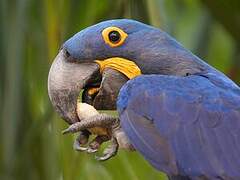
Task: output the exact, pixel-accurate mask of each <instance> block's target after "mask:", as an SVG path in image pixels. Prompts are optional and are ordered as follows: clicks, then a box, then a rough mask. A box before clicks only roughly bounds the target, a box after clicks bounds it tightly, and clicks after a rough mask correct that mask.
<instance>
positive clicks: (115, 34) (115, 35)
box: [108, 31, 120, 43]
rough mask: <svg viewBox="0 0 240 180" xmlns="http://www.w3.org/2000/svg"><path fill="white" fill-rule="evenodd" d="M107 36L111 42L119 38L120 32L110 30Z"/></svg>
mask: <svg viewBox="0 0 240 180" xmlns="http://www.w3.org/2000/svg"><path fill="white" fill-rule="evenodd" d="M108 37H109V40H110V41H111V42H113V43H116V42H118V41H119V40H120V34H119V32H117V31H111V32H110V33H109V35H108Z"/></svg>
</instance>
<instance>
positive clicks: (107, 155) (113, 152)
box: [95, 138, 118, 161]
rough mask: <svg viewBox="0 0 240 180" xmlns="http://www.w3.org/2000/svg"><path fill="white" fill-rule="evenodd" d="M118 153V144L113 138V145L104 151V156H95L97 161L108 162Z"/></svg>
mask: <svg viewBox="0 0 240 180" xmlns="http://www.w3.org/2000/svg"><path fill="white" fill-rule="evenodd" d="M117 152H118V142H117V140H116V139H115V138H112V143H111V144H110V145H109V146H108V147H107V148H106V149H105V150H104V151H103V155H102V156H95V159H96V160H98V161H106V160H108V159H110V158H112V157H113V156H115V155H116V154H117Z"/></svg>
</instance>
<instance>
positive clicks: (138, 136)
mask: <svg viewBox="0 0 240 180" xmlns="http://www.w3.org/2000/svg"><path fill="white" fill-rule="evenodd" d="M222 84H224V83H220V80H219V79H217V80H216V81H214V78H213V77H212V76H211V78H206V77H202V76H189V77H176V76H162V75H148V76H141V77H138V78H135V79H133V80H131V81H129V82H128V83H127V84H126V85H124V87H123V88H122V89H121V91H120V94H119V98H118V111H119V114H120V119H121V125H122V126H123V129H124V131H125V132H126V134H127V135H128V137H129V139H130V141H131V142H132V144H133V145H134V147H135V148H136V149H137V150H139V152H140V153H141V154H142V155H143V156H144V157H145V158H146V159H147V160H148V161H149V162H150V163H151V164H152V165H153V166H154V167H156V168H157V169H159V170H162V171H165V172H166V173H168V174H170V175H176V174H179V175H183V176H189V177H203V176H204V177H207V178H216V177H220V178H223V179H228V178H240V158H238V156H239V154H240V89H239V88H238V87H237V86H233V85H229V86H228V84H227V83H225V84H224V86H222ZM223 87H224V88H223ZM228 87H229V88H228ZM233 88H234V89H233Z"/></svg>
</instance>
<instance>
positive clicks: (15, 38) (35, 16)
mask: <svg viewBox="0 0 240 180" xmlns="http://www.w3.org/2000/svg"><path fill="white" fill-rule="evenodd" d="M201 2H203V3H201ZM201 2H200V1H191V0H178V1H175V0H146V1H144V0H138V1H137V0H130V1H127V0H116V1H110V0H101V1H99V0H80V1H77V0H71V1H67V0H49V1H48V0H44V1H36V0H35V1H34V0H1V1H0V72H1V76H0V99H1V103H0V117H1V119H0V132H1V136H0V179H24V180H25V179H34V180H35V179H36V180H38V179H39V180H40V179H44V180H45V179H46V180H48V179H53V180H55V179H64V180H74V179H89V180H91V179H93V180H95V179H109V180H110V179H133V180H138V179H166V176H165V175H163V173H161V172H158V171H156V170H155V169H154V168H152V167H151V166H150V165H149V164H148V163H147V162H146V161H145V160H144V159H143V158H142V157H141V156H140V155H139V154H138V153H136V152H134V153H130V152H123V151H120V152H119V154H118V156H117V157H115V158H113V159H112V160H110V161H107V162H104V163H100V162H97V161H95V160H94V158H93V156H91V155H87V154H84V153H79V152H75V151H73V149H72V142H73V136H70V135H69V136H62V135H61V130H62V129H64V128H65V127H66V123H65V122H64V121H63V120H61V119H60V118H59V117H58V116H57V115H56V113H55V112H54V111H53V109H52V106H51V104H50V101H49V99H48V95H47V76H48V71H49V68H50V65H51V62H52V60H53V58H54V56H55V55H56V54H57V52H58V49H59V47H60V46H61V43H62V42H64V41H65V40H66V39H68V38H69V37H70V36H72V35H73V34H74V33H76V32H78V31H79V30H81V29H83V28H85V27H87V26H89V25H92V24H94V23H96V22H99V21H102V20H106V19H112V18H124V17H125V18H134V19H137V20H141V21H143V22H146V23H149V24H153V25H155V26H158V27H161V28H162V29H164V30H165V31H167V32H169V33H170V34H171V35H173V36H174V37H176V39H178V40H179V41H180V42H181V43H182V44H183V45H184V46H185V47H187V48H189V49H191V50H192V51H193V52H194V53H196V54H197V55H199V56H200V57H202V58H203V59H205V60H206V61H208V62H209V63H210V64H212V65H214V66H216V67H217V68H219V69H220V70H222V71H224V72H226V73H228V74H229V75H230V76H231V77H232V78H233V79H234V80H236V81H237V80H239V74H240V72H239V66H240V64H239V54H238V52H239V47H240V46H239V44H238V43H239V41H237V40H235V36H234V35H235V34H236V33H235V32H239V29H237V28H238V27H237V26H235V24H234V23H232V24H231V26H230V25H229V23H231V22H234V21H229V22H228V23H227V26H225V24H226V23H225V22H226V20H225V14H226V17H228V18H229V16H230V15H229V13H228V12H226V13H225V12H224V8H223V9H222V13H220V15H219V13H218V12H216V9H217V8H216V7H218V6H219V4H217V6H216V5H214V3H210V4H209V3H208V1H207V0H204V1H201ZM223 2H224V1H223ZM228 2H231V1H228ZM217 3H218V2H217ZM204 4H206V5H207V7H208V9H206V8H205V6H204ZM237 8H238V6H235V7H234V9H235V10H236V9H237ZM212 9H214V13H213V14H217V15H216V16H214V17H212V15H211V14H212ZM226 10H227V11H229V8H227V9H226ZM237 10H238V11H237V12H239V10H240V9H239V8H238V9H237ZM215 17H217V21H216V20H215ZM230 17H231V16H230ZM232 17H233V20H234V19H236V17H239V16H237V13H236V17H235V16H234V14H233V15H232ZM222 20H223V21H222ZM225 27H227V28H225ZM235 27H236V28H235ZM226 29H230V32H231V33H228V32H227V31H226ZM238 35H239V33H238Z"/></svg>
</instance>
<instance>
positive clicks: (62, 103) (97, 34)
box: [48, 19, 206, 124]
mask: <svg viewBox="0 0 240 180" xmlns="http://www.w3.org/2000/svg"><path fill="white" fill-rule="evenodd" d="M116 59H120V60H121V61H116V62H115V65H116V64H117V63H119V64H117V66H119V67H121V69H123V71H125V70H124V69H128V71H129V72H131V71H132V66H131V65H129V66H128V65H125V66H124V67H123V66H121V62H132V63H134V65H136V67H137V68H139V69H140V71H141V73H142V74H165V75H180V76H184V75H187V74H193V73H197V72H200V71H203V70H204V68H205V67H206V64H204V63H203V62H202V61H201V60H200V59H198V58H197V57H196V56H194V55H193V54H192V53H190V52H189V51H187V50H186V49H185V48H183V47H182V46H181V45H180V44H179V43H178V42H177V41H175V40H174V39H173V38H171V37H170V36H169V35H168V34H167V33H165V32H163V31H161V30H160V29H157V28H154V27H152V26H149V25H146V24H143V23H140V22H138V21H134V20H128V19H117V20H109V21H104V22H101V23H98V24H96V25H93V26H91V27H88V28H86V29H84V30H82V31H80V32H78V33H77V34H75V35H74V36H73V37H71V38H70V39H69V40H67V41H66V42H65V43H64V44H63V45H62V47H61V49H60V51H59V53H58V55H57V56H56V58H55V60H54V62H53V64H52V66H51V69H50V72H49V77H48V92H49V97H50V100H51V102H52V104H53V106H54V107H55V109H56V110H57V112H58V113H59V114H60V115H61V117H62V118H63V119H65V120H66V121H67V122H68V123H69V124H72V123H74V122H77V121H79V120H78V117H77V113H76V103H77V98H78V96H79V92H80V91H81V90H82V89H83V90H87V89H89V87H91V90H92V88H93V87H95V88H96V89H98V88H99V87H102V86H103V81H104V80H105V79H106V78H107V77H105V75H104V74H103V73H102V62H104V61H105V60H108V61H110V62H111V61H114V60H116ZM125 60H126V61H125ZM115 69H117V68H115ZM126 71H127V70H126ZM123 74H124V73H123ZM123 74H122V73H119V72H118V71H115V72H114V73H113V75H110V77H113V78H114V82H115V84H114V83H113V81H112V83H113V84H114V88H110V89H111V91H119V89H120V88H121V86H122V85H123V84H124V83H126V81H127V80H128V79H127V78H126V77H123ZM126 74H127V73H126ZM126 74H124V76H127V75H126ZM108 77H109V74H108ZM109 82H110V83H109V84H108V85H106V86H105V87H104V88H100V89H98V90H96V91H94V93H92V94H93V96H91V94H90V97H91V101H92V102H93V101H94V102H95V104H99V103H98V102H97V101H100V100H101V99H103V98H104V96H101V98H98V99H97V98H96V97H97V95H96V94H101V93H102V94H103V91H106V89H108V88H109V86H111V79H110V80H109ZM87 92H88V91H84V93H83V99H89V98H87V97H88V95H89V94H88V93H87ZM107 96H116V97H117V93H113V95H112V94H105V97H106V98H107ZM116 97H114V98H110V100H109V101H113V102H108V103H109V104H116V102H115V101H116V99H117V98H116ZM108 103H106V104H104V103H103V104H102V106H101V108H100V109H115V106H114V105H113V106H111V107H112V108H111V107H109V106H108V105H107V104H108ZM93 105H94V104H93ZM97 109H99V108H97Z"/></svg>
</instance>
